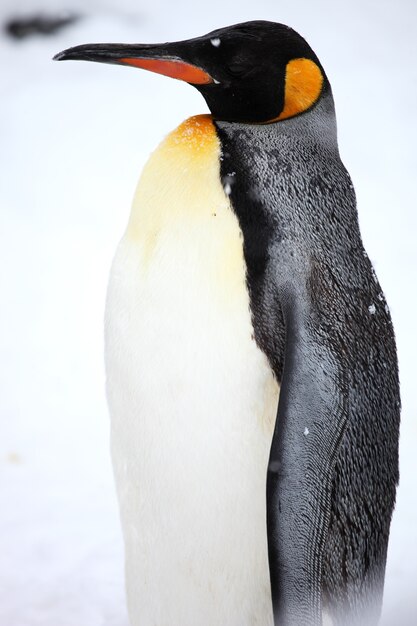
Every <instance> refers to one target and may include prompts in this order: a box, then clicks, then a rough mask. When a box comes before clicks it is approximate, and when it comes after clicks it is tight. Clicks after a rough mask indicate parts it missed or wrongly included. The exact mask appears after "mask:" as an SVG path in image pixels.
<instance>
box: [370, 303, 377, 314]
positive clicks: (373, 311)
mask: <svg viewBox="0 0 417 626" xmlns="http://www.w3.org/2000/svg"><path fill="white" fill-rule="evenodd" d="M368 311H369V313H370V314H371V315H375V313H376V306H375V304H370V305H369V306H368Z"/></svg>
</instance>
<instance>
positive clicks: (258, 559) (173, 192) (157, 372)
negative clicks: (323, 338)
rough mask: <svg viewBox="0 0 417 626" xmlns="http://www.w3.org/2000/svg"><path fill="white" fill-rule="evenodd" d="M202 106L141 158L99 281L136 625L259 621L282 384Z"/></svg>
mask: <svg viewBox="0 0 417 626" xmlns="http://www.w3.org/2000/svg"><path fill="white" fill-rule="evenodd" d="M196 119H197V121H198V122H199V124H200V125H199V126H195V123H194V125H193V126H192V129H191V130H192V132H191V131H190V127H189V126H188V127H186V128H185V129H184V128H183V129H181V127H180V129H178V131H177V133H179V134H178V135H177V136H176V137H175V136H174V137H172V136H171V137H169V138H168V139H167V140H166V142H165V143H164V144H162V146H161V147H160V148H159V150H158V151H157V152H156V153H154V155H153V156H152V157H151V160H150V162H149V163H148V165H147V166H146V168H145V170H144V174H143V176H142V179H141V181H140V184H139V188H138V191H137V194H136V198H135V202H134V206H133V211H132V216H131V220H130V223H129V227H128V229H127V232H126V235H125V237H124V238H123V240H122V242H121V244H120V245H119V249H118V251H117V254H116V258H115V261H114V264H113V268H112V272H111V278H110V284H109V291H108V300H107V311H106V368H107V392H108V400H109V407H110V413H111V422H112V457H113V464H114V471H115V476H116V485H117V491H118V497H119V503H120V511H121V519H122V526H123V533H124V539H125V551H126V575H127V595H128V604H129V613H130V618H131V622H132V626H147V625H149V626H150V625H151V624H152V625H156V626H174V625H176V624H177V625H179V624H181V626H188V625H189V626H191V625H193V626H194V625H195V624H199V625H200V626H209V625H210V626H216V625H217V624H218V625H219V626H220V625H222V626H223V625H224V624H227V625H228V626H254V625H256V624H259V625H262V626H268V625H270V624H272V622H273V620H272V609H271V598H270V591H269V570H268V560H267V536H266V501H265V485H266V473H267V464H268V456H269V448H270V443H271V439H272V433H273V428H274V423H275V417H276V411H277V403H278V386H277V383H276V381H275V379H274V377H273V374H272V371H271V368H270V366H269V364H268V362H267V359H266V357H265V355H264V354H263V353H262V352H261V351H260V350H259V348H258V347H257V345H256V343H255V341H254V339H253V328H252V323H251V315H250V310H249V296H248V293H247V289H246V283H245V264H244V258H243V241H242V236H241V232H240V229H239V225H238V222H237V219H236V217H235V215H234V214H233V212H232V210H231V208H230V203H229V200H228V197H227V196H226V195H225V193H224V191H223V188H222V186H221V184H220V180H219V156H220V153H219V148H218V143H217V137H216V136H215V134H214V136H213V135H212V132H213V131H212V130H211V127H212V123H211V121H210V124H208V126H209V129H208V130H207V128H206V122H205V121H204V120H205V118H203V119H201V118H196ZM189 122H190V121H189ZM186 124H187V123H186ZM201 126H203V127H201ZM202 132H204V133H210V135H209V137H206V136H205V135H204V136H203V137H201V136H200V138H199V141H198V142H197V143H196V145H197V148H196V149H197V155H194V157H193V158H189V154H188V152H189V151H190V149H191V148H192V146H191V148H190V142H191V144H192V141H193V133H194V134H195V133H197V135H201V133H202ZM184 133H185V137H186V139H187V140H188V143H187V141H184V144H183V143H182V142H183V140H184ZM187 133H188V136H187ZM167 142H168V145H167ZM204 142H206V144H205V143H204Z"/></svg>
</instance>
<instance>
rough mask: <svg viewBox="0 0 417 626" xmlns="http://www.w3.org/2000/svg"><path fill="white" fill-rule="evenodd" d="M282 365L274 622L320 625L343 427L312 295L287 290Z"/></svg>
mask: <svg viewBox="0 0 417 626" xmlns="http://www.w3.org/2000/svg"><path fill="white" fill-rule="evenodd" d="M281 302H283V306H282V310H283V314H284V320H285V327H286V347H285V358H284V370H283V376H282V381H281V391H280V399H279V406H278V414H277V420H276V426H275V433H274V437H273V441H272V446H271V453H270V460H269V467H268V476H267V526H268V551H269V564H270V575H271V591H272V601H273V608H274V619H275V624H277V625H278V624H279V625H280V626H317V625H321V563H322V555H323V552H324V544H325V537H326V531H327V528H328V525H329V519H330V510H331V489H332V479H333V473H334V465H335V461H336V457H337V453H338V450H339V447H340V443H341V440H342V438H343V434H344V432H345V428H346V422H347V409H346V402H347V400H346V398H347V393H346V386H345V382H344V378H345V376H344V372H343V367H342V366H341V363H340V358H338V357H337V351H336V350H334V349H333V348H332V344H331V341H328V340H327V338H326V337H323V335H321V334H320V333H319V332H318V330H317V327H316V326H315V325H314V319H315V316H314V311H312V310H311V306H313V305H312V304H311V299H309V298H308V297H304V298H300V297H299V296H295V295H288V294H287V295H286V296H285V297H284V298H283V299H281Z"/></svg>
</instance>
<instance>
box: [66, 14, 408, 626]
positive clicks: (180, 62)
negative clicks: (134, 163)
mask: <svg viewBox="0 0 417 626" xmlns="http://www.w3.org/2000/svg"><path fill="white" fill-rule="evenodd" d="M57 58H58V59H84V60H92V61H99V62H106V63H118V64H123V65H133V66H136V67H142V68H144V69H150V70H151V71H155V72H159V73H162V74H166V75H169V76H172V77H175V78H180V79H182V80H185V81H186V82H189V83H190V84H192V85H193V86H195V87H196V88H197V89H198V90H199V91H200V93H201V94H202V95H203V97H204V98H205V100H206V102H207V104H208V106H209V108H210V111H211V113H212V116H199V117H196V118H191V119H190V120H187V121H186V122H185V123H184V124H182V125H181V126H180V127H179V128H178V129H177V130H176V131H174V132H173V133H172V134H171V135H170V136H169V137H168V138H167V139H166V140H165V141H164V142H163V143H162V144H161V146H160V147H159V148H158V150H157V151H156V152H155V153H154V154H153V155H152V156H151V158H150V160H149V162H148V164H147V165H146V166H145V170H144V172H143V175H142V177H141V180H140V182H139V186H138V189H137V192H136V197H135V201H134V204H133V209H132V214H131V217H130V221H129V224H128V228H127V230H126V233H125V235H124V237H123V239H122V242H121V244H120V246H119V249H118V252H117V254H116V258H115V261H114V263H113V268H112V272H111V279H110V285H109V292H108V299H107V309H106V369H107V390H108V399H109V407H110V413H111V419H112V456H113V463H114V469H115V476H116V484H117V490H118V496H119V502H120V509H121V518H122V526H123V533H124V539H125V548H126V576H127V591H128V604H129V614H130V618H131V623H132V626H151V625H152V626H154V625H156V626H165V625H166V626H168V625H169V626H188V625H189V624H190V625H191V624H199V625H202V626H216V625H219V626H220V624H221V625H222V626H223V625H225V624H226V625H227V626H234V625H235V626H254V625H256V624H259V625H262V626H272V624H275V626H320V625H321V624H323V623H324V621H323V620H324V618H325V615H326V614H328V615H329V616H330V618H331V621H332V624H334V626H363V625H364V624H366V626H376V624H377V623H378V619H379V614H380V610H381V603H382V593H383V581H384V571H385V561H386V551H387V545H388V536H389V527H390V521H391V514H392V510H393V506H394V502H395V490H396V485H397V482H398V429H399V411H400V400H399V385H398V368H397V359H396V350H395V339H394V333H393V329H392V324H391V319H390V316H389V310H388V306H387V304H386V302H385V298H384V295H383V293H382V291H381V287H380V285H379V283H378V280H377V278H376V276H375V273H374V271H373V268H372V266H371V263H370V261H369V259H368V257H367V255H366V253H365V251H364V248H363V245H362V241H361V237H360V231H359V226H358V220H357V211H356V201H355V195H354V191H353V186H352V183H351V180H350V177H349V175H348V173H347V171H346V169H345V168H344V166H343V164H342V162H341V160H340V157H339V152H338V146H337V136H336V120H335V112H334V105H333V98H332V92H331V88H330V83H329V81H328V79H327V76H326V74H325V72H324V70H323V68H322V66H321V64H320V61H319V60H318V58H317V56H316V55H315V53H314V52H313V51H312V50H311V48H310V47H309V46H308V44H307V43H306V42H305V40H304V39H302V38H301V37H300V36H299V35H298V34H297V33H295V32H294V31H292V30H291V29H289V28H288V27H286V26H283V25H280V24H274V23H271V22H249V23H246V24H238V25H235V26H232V27H228V28H225V29H220V30H219V31H214V32H213V33H209V34H208V35H205V36H203V37H199V38H196V39H192V40H188V41H184V42H176V43H173V44H171V43H169V44H162V45H150V44H146V45H139V44H137V45H133V46H127V45H125V44H114V45H109V44H96V45H86V46H78V47H76V48H73V49H69V50H68V51H65V52H64V53H61V54H60V55H58V57H57ZM277 405H278V409H277Z"/></svg>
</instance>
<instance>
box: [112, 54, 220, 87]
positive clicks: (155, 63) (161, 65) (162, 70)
mask: <svg viewBox="0 0 417 626" xmlns="http://www.w3.org/2000/svg"><path fill="white" fill-rule="evenodd" d="M120 62H121V63H124V64H126V65H133V66H134V67H140V68H142V69H144V70H149V71H150V72H156V73H157V74H163V75H164V76H170V77H171V78H177V79H178V80H184V81H185V82H187V83H192V84H193V85H205V84H207V83H212V82H213V79H212V78H211V76H209V74H207V72H205V71H204V70H202V69H200V68H199V67H196V66H195V65H191V64H190V63H184V62H183V61H175V60H172V61H171V60H167V59H135V58H130V57H127V58H123V59H120Z"/></svg>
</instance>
